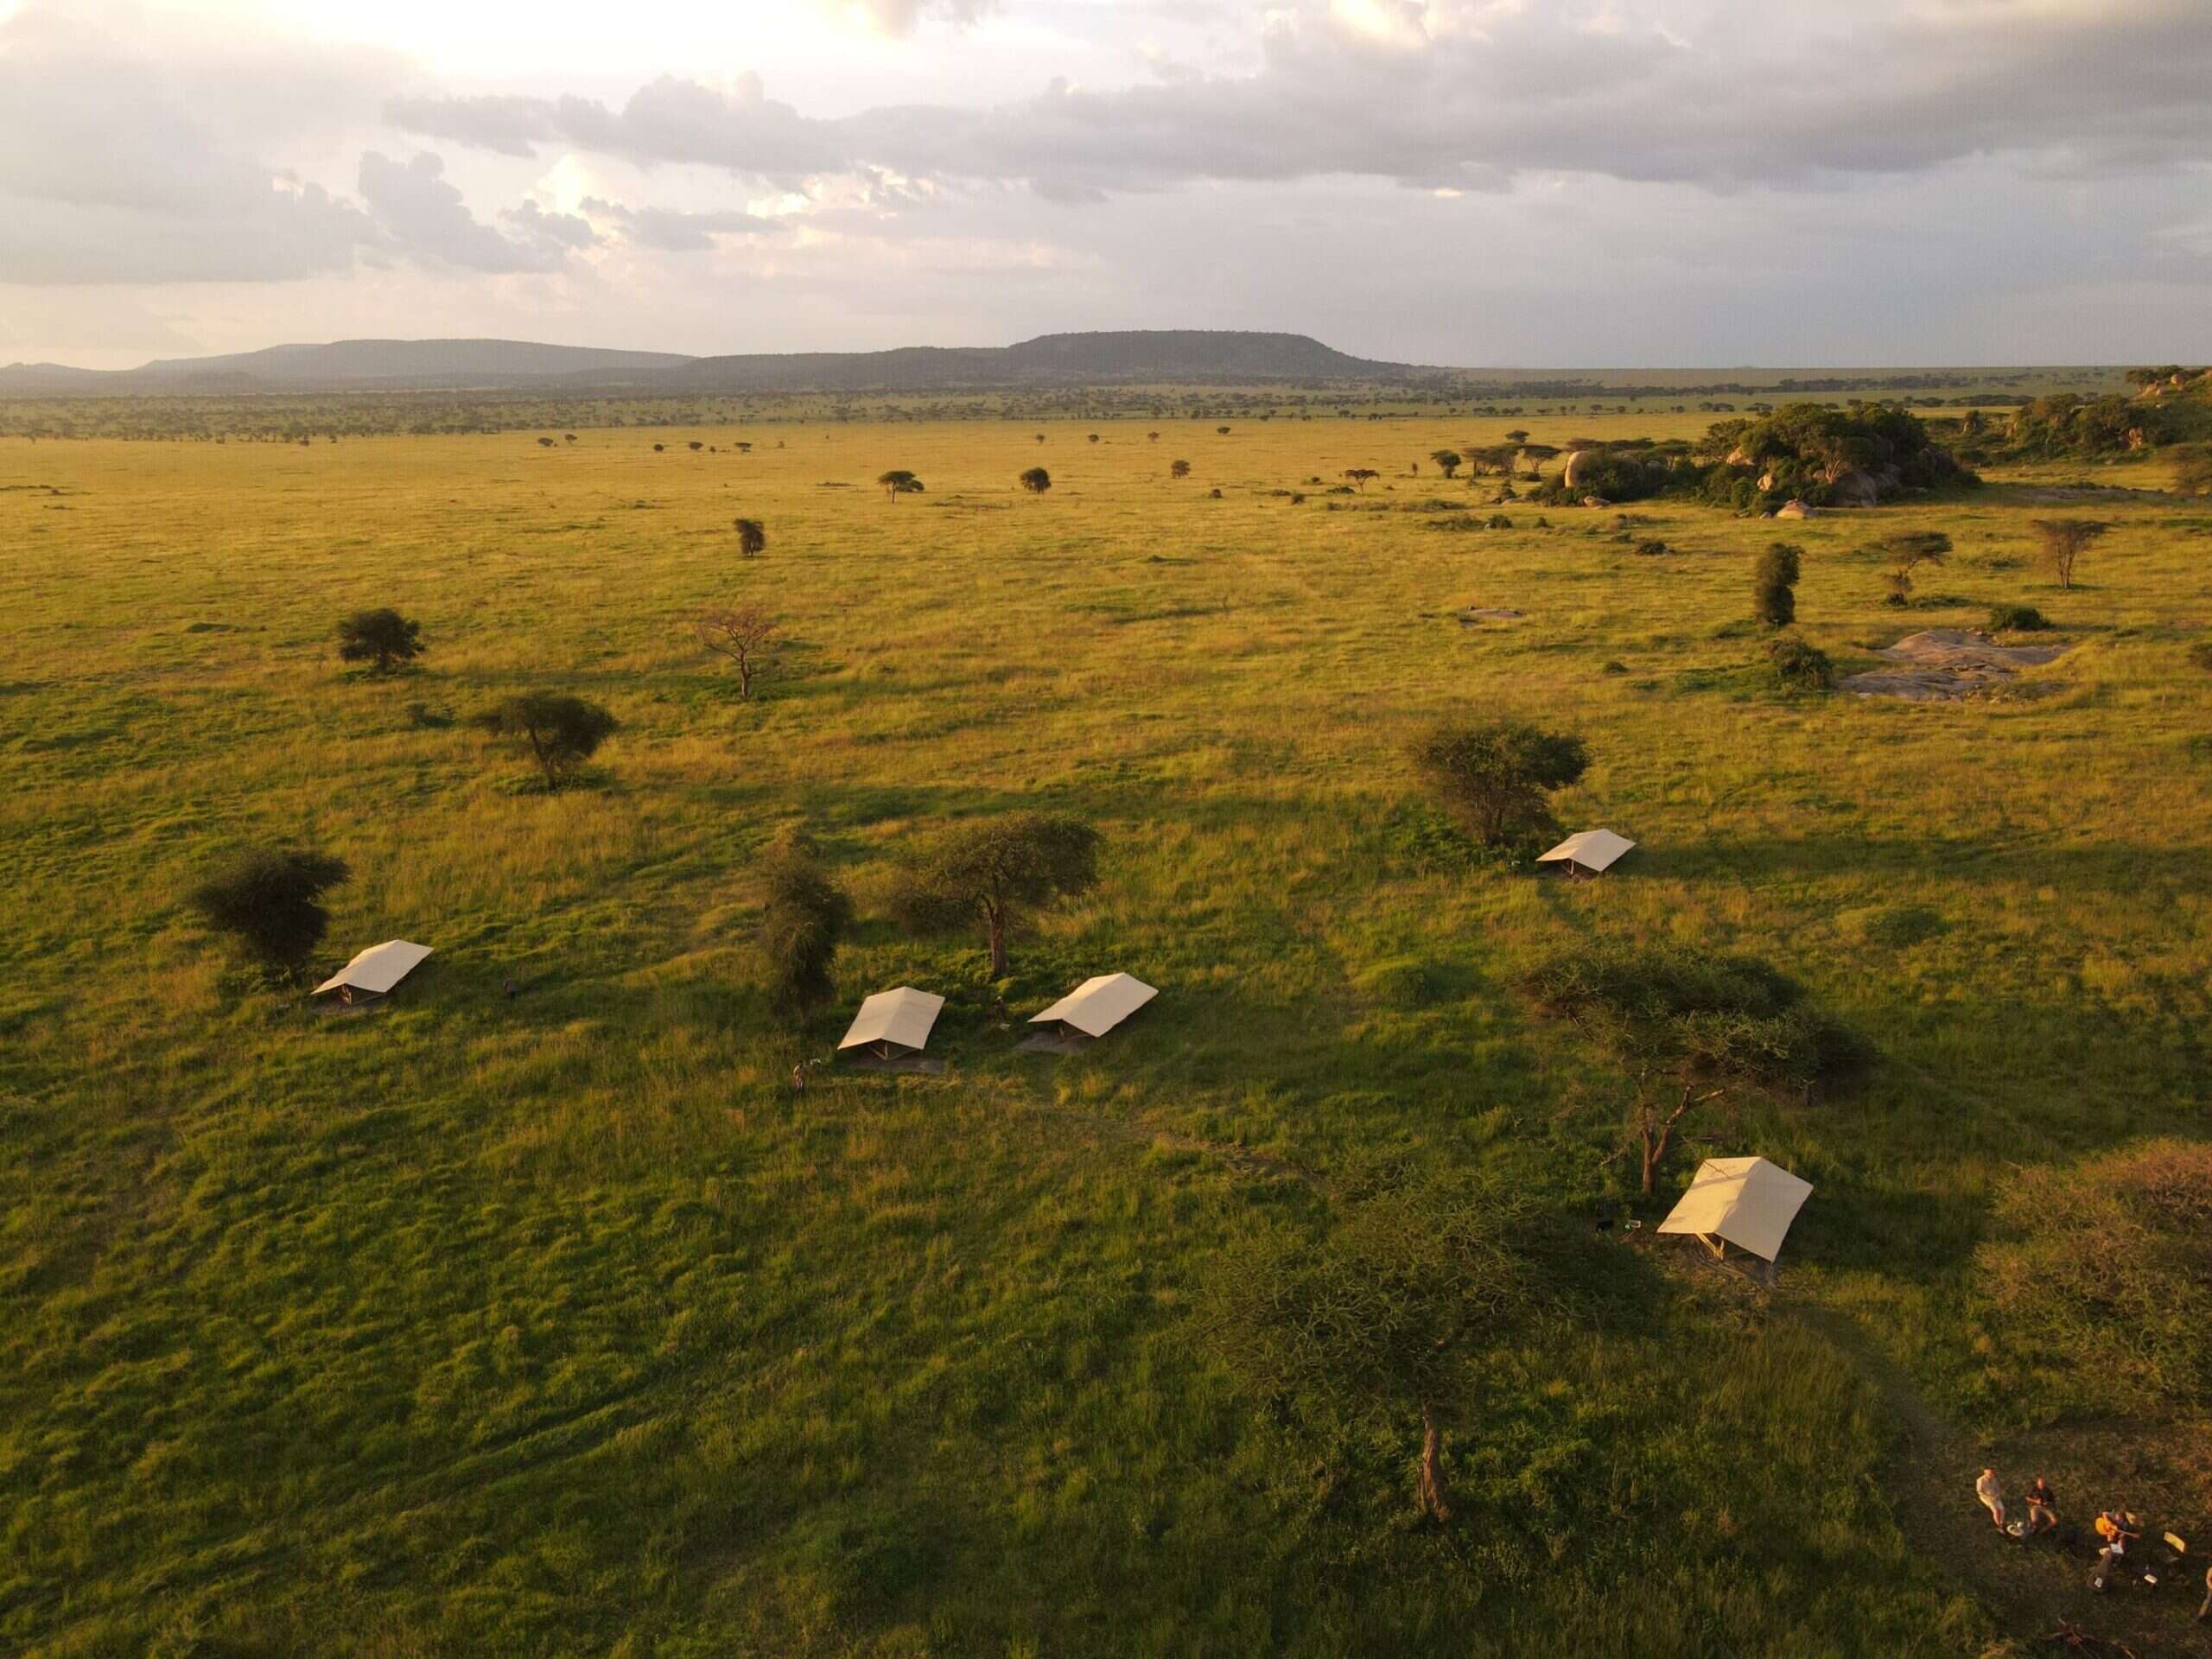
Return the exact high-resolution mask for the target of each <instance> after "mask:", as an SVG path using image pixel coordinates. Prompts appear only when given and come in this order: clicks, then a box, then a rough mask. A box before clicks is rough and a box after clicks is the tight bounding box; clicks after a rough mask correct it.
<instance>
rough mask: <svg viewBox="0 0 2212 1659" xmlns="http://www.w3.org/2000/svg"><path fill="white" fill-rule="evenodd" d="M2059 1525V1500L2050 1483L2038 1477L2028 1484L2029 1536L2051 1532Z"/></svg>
mask: <svg viewBox="0 0 2212 1659" xmlns="http://www.w3.org/2000/svg"><path fill="white" fill-rule="evenodd" d="M2057 1525H2058V1498H2057V1497H2056V1494H2054V1493H2053V1492H2052V1491H2051V1490H2050V1482H2049V1481H2047V1480H2045V1479H2044V1478H2043V1477H2042V1476H2041V1475H2037V1477H2036V1478H2034V1479H2033V1480H2031V1481H2030V1482H2029V1483H2028V1536H2030V1537H2031V1538H2032V1537H2034V1536H2035V1535H2036V1534H2037V1533H2039V1532H2049V1531H2050V1530H2051V1529H2053V1528H2055V1527H2056V1526H2057Z"/></svg>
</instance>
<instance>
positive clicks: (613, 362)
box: [0, 340, 691, 397]
mask: <svg viewBox="0 0 2212 1659" xmlns="http://www.w3.org/2000/svg"><path fill="white" fill-rule="evenodd" d="M690 361H691V359H690V358H688V357H684V356H682V355H681V354H679V353H674V352H620V351H606V350H602V349H601V348H599V347H596V346H540V345H536V344H534V343H532V342H531V341H529V340H334V341H332V342H331V343H330V344H328V345H324V346H268V347H266V348H265V349H264V350H262V351H257V352H240V353H233V354H232V355H229V356H224V357H190V358H171V359H155V360H154V361H153V362H151V363H148V364H145V365H142V366H141V367H138V368H135V369H115V370H99V369H73V368H67V367H65V366H63V365H60V364H56V363H17V364H14V365H10V366H9V367H7V368H0V394H13V395H16V396H18V397H21V396H39V395H48V396H53V395H61V396H72V395H78V394H86V395H91V396H105V397H116V396H141V397H143V396H156V397H158V396H168V395H175V394H178V393H200V394H219V393H226V392H255V391H289V392H303V391H304V392H315V391H425V390H437V389H443V388H448V387H452V388H460V387H499V388H505V387H517V388H519V387H528V386H538V385H548V384H550V383H553V382H557V381H559V380H561V379H563V378H578V377H586V376H601V377H608V378H613V379H616V380H622V379H627V378H633V377H638V376H649V375H651V374H652V373H653V372H656V371H660V370H666V369H670V368H674V367H677V366H679V365H683V364H686V363H689V362H690Z"/></svg>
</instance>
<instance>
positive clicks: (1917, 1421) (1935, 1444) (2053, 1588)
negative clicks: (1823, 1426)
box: [1789, 1303, 2212, 1659]
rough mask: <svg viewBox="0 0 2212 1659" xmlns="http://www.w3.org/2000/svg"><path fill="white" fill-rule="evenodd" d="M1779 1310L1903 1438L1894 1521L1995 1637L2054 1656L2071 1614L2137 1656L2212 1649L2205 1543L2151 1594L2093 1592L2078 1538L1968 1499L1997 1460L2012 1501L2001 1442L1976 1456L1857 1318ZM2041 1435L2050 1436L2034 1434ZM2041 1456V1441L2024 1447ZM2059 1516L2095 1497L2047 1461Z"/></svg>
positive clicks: (2015, 1475)
mask: <svg viewBox="0 0 2212 1659" xmlns="http://www.w3.org/2000/svg"><path fill="white" fill-rule="evenodd" d="M1789 1313H1791V1314H1792V1315H1793V1316H1794V1317H1796V1318H1797V1319H1802V1321H1803V1322H1804V1323H1805V1324H1807V1325H1810V1326H1812V1327H1813V1328H1814V1329H1815V1331H1817V1332H1820V1334H1821V1336H1822V1337H1824V1338H1827V1340H1828V1342H1829V1343H1831V1344H1833V1345H1834V1347H1835V1348H1836V1349H1837V1350H1838V1351H1840V1352H1841V1353H1842V1354H1843V1355H1844V1356H1845V1357H1847V1358H1848V1359H1849V1360H1850V1361H1851V1363H1852V1364H1853V1366H1854V1367H1855V1368H1856V1369H1857V1370H1858V1371H1859V1375H1860V1376H1862V1377H1864V1378H1865V1379H1866V1381H1867V1383H1869V1384H1870V1385H1872V1388H1873V1389H1874V1391H1875V1393H1876V1395H1878V1397H1879V1398H1880V1400H1881V1402H1882V1407H1883V1409H1884V1410H1885V1412H1886V1413H1887V1414H1888V1415H1889V1417H1890V1419H1891V1421H1893V1422H1895V1423H1896V1424H1897V1427H1898V1429H1899V1432H1900V1435H1901V1440H1900V1444H1899V1445H1898V1447H1897V1452H1896V1455H1895V1456H1894V1457H1893V1459H1891V1466H1890V1468H1889V1470H1888V1471H1887V1472H1886V1475H1885V1484H1886V1486H1887V1490H1888V1492H1889V1496H1890V1502H1891V1507H1892V1509H1893V1510H1894V1511H1895V1513H1896V1515H1897V1525H1898V1527H1899V1529H1901V1530H1903V1532H1904V1535H1905V1537H1906V1539H1907V1541H1909V1542H1910V1544H1911V1545H1912V1547H1913V1548H1914V1549H1915V1550H1916V1551H1918V1552H1919V1553H1920V1554H1923V1555H1924V1556H1926V1557H1928V1558H1929V1559H1931V1560H1935V1561H1936V1562H1937V1563H1939V1564H1940V1565H1941V1566H1942V1569H1943V1570H1944V1571H1945V1572H1946V1573H1948V1574H1949V1575H1950V1576H1951V1577H1952V1578H1954V1579H1955V1580H1957V1581H1958V1582H1960V1583H1961V1584H1963V1585H1964V1586H1967V1589H1969V1590H1970V1591H1972V1592H1973V1593H1974V1596H1975V1598H1976V1599H1979V1600H1980V1603H1981V1604H1982V1605H1983V1606H1985V1607H1986V1608H1987V1609H1988V1610H1989V1611H1990V1613H1991V1615H1992V1617H1993V1618H1995V1619H1996V1620H1997V1622H1998V1624H1999V1628H2000V1629H2001V1630H2003V1631H2004V1632H2005V1635H2007V1636H2009V1637H2012V1638H2013V1639H2014V1640H2016V1641H2018V1642H2019V1643H2021V1644H2022V1646H2023V1649H2024V1650H2025V1651H2028V1652H2037V1651H2048V1652H2051V1653H2060V1652H2064V1651H2066V1650H2067V1649H2063V1648H2061V1647H2058V1646H2056V1645H2048V1644H2046V1643H2044V1641H2043V1640H2042V1638H2043V1637H2045V1636H2047V1635H2049V1634H2050V1632H2052V1631H2054V1630H2057V1629H2058V1628H2059V1627H2060V1625H2061V1624H2062V1623H2063V1622H2064V1621H2065V1620H2068V1619H2071V1620H2073V1621H2074V1622H2075V1624H2078V1625H2080V1626H2081V1627H2082V1629H2083V1630H2086V1631H2087V1632H2088V1633H2089V1634H2091V1635H2093V1636H2098V1637H2104V1638H2106V1639H2107V1640H2108V1641H2116V1642H2123V1643H2126V1644H2127V1646H2128V1647H2129V1648H2131V1649H2133V1651H2134V1652H2135V1654H2136V1655H2137V1656H2138V1659H2184V1656H2185V1659H2200V1656H2212V1625H2203V1624H2196V1623H2195V1622H2194V1619H2195V1614H2196V1606H2197V1603H2198V1602H2199V1600H2200V1599H2202V1596H2203V1594H2204V1567H2205V1561H2204V1560H2203V1559H2202V1557H2204V1556H2205V1555H2206V1554H2208V1552H2207V1550H2206V1548H2205V1541H2192V1543H2193V1547H2192V1548H2191V1550H2190V1560H2194V1561H2195V1563H2196V1564H2195V1566H2194V1567H2191V1566H2189V1565H2186V1564H2184V1565H2183V1566H2182V1567H2177V1569H2175V1576H2174V1577H2173V1578H2172V1579H2171V1580H2166V1581H2165V1582H2163V1583H2161V1584H2160V1585H2159V1586H2158V1588H2157V1589H2155V1590H2152V1589H2145V1588H2143V1587H2141V1586H2131V1587H2126V1588H2120V1589H2115V1590H2114V1591H2113V1592H2112V1593H2111V1594H2110V1595H2108V1596H2102V1597H2101V1596H2098V1595H2096V1594H2094V1593H2093V1592H2091V1591H2090V1590H2089V1588H2088V1578H2089V1573H2090V1572H2091V1570H2092V1569H2093V1568H2094V1566H2095V1556H2094V1551H2092V1550H2091V1549H2090V1548H2088V1545H2087V1544H2082V1545H2077V1546H2076V1547H2075V1548H2074V1549H2072V1550H2067V1549H2063V1548H2059V1547H2058V1546H2056V1545H2055V1544H2052V1543H2050V1542H2048V1541H2042V1540H2038V1541H2037V1542H2035V1543H2033V1544H2027V1543H2020V1542H2015V1541H2012V1540H2011V1539H2008V1538H2005V1537H2002V1536H2000V1535H1999V1534H1998V1532H1997V1531H1996V1529H1994V1528H1993V1527H1992V1526H1991V1525H1990V1524H1989V1521H1988V1517H1987V1516H1986V1515H1985V1514H1984V1513H1983V1511H1982V1510H1981V1508H1980V1505H1979V1504H1978V1503H1975V1501H1974V1477H1975V1476H1976V1475H1978V1474H1979V1473H1980V1471H1982V1469H1983V1468H1984V1467H1985V1466H1991V1467H1995V1468H1996V1469H1997V1470H1998V1471H1999V1475H2000V1476H2002V1477H2003V1478H2004V1479H2005V1488H2006V1491H2007V1492H2008V1493H2009V1494H2010V1495H2011V1496H2012V1497H2013V1499H2014V1500H2015V1501H2016V1502H2017V1501H2018V1495H2019V1493H2020V1491H2022V1490H2023V1489H2024V1487H2025V1485H2026V1484H2027V1481H2028V1479H2029V1478H2030V1475H2031V1472H2032V1471H2031V1469H2030V1468H2029V1466H2028V1463H2027V1460H2026V1459H2022V1458H2020V1457H2018V1456H2017V1455H2015V1456H2013V1457H2012V1458H2010V1459H2008V1458H2007V1456H2006V1449H2005V1448H2004V1447H1999V1448H1998V1449H1996V1450H1995V1451H1986V1450H1985V1448H1983V1447H1982V1446H1980V1445H1979V1444H1978V1443H1977V1442H1976V1441H1975V1440H1974V1438H1973V1437H1972V1436H1971V1435H1969V1434H1967V1433H1966V1432H1965V1431H1964V1430H1962V1429H1961V1428H1959V1427H1957V1426H1956V1425H1955V1424H1954V1423H1952V1422H1950V1421H1948V1420H1947V1419H1945V1418H1944V1417H1943V1416H1942V1414H1940V1413H1938V1412H1936V1411H1935V1410H1934V1409H1932V1408H1930V1407H1929V1404H1928V1402H1926V1401H1925V1400H1924V1399H1923V1398H1922V1397H1921V1394H1920V1390H1919V1389H1917V1388H1916V1387H1915V1386H1914V1385H1913V1382H1912V1379H1911V1378H1910V1376H1906V1375H1905V1372H1904V1369H1903V1368H1902V1367H1901V1366H1899V1365H1898V1364H1897V1363H1896V1362H1895V1361H1894V1360H1892V1359H1891V1358H1890V1357H1889V1356H1888V1355H1887V1354H1885V1353H1884V1352H1882V1351H1881V1350H1880V1349H1879V1348H1878V1347H1877V1346H1876V1344H1873V1343H1872V1342H1870V1341H1869V1340H1868V1339H1867V1338H1866V1333H1865V1332H1863V1331H1861V1330H1860V1329H1859V1325H1858V1324H1857V1322H1856V1321H1854V1320H1853V1319H1850V1318H1849V1317H1848V1316H1847V1315H1844V1314H1840V1313H1835V1312H1834V1311H1832V1310H1830V1309H1827V1308H1822V1307H1815V1306H1808V1305H1806V1304H1802V1303H1795V1304H1791V1305H1789ZM2050 1438H2051V1437H2050V1436H2042V1437H2037V1439H2038V1440H2045V1441H2047V1440H2050ZM2034 1449H2035V1450H2036V1451H2037V1452H2038V1453H2041V1452H2043V1451H2044V1447H2043V1446H2037V1447H2035V1448H2034ZM2050 1472H2051V1475H2052V1478H2053V1484H2056V1485H2057V1487H2058V1492H2059V1509H2060V1515H2061V1516H2062V1518H2063V1520H2064V1521H2066V1522H2069V1523H2070V1524H2071V1525H2073V1526H2075V1527H2077V1528H2079V1529H2081V1531H2082V1534H2083V1535H2085V1536H2086V1535H2088V1522H2090V1521H2091V1520H2092V1519H2093V1518H2094V1514H2095V1510H2096V1509H2097V1507H2098V1505H2097V1503H2096V1499H2095V1497H2094V1494H2092V1493H2091V1492H2089V1491H2087V1490H2085V1489H2083V1488H2082V1484H2081V1483H2080V1482H2074V1483H2072V1484H2074V1485H2075V1492H2073V1493H2069V1491H2068V1490H2067V1481H2066V1478H2065V1477H2064V1475H2063V1465H2060V1464H2057V1463H2056V1462H2055V1461H2054V1462H2053V1466H2052V1468H2051V1470H2050ZM2144 1518H2145V1522H2146V1523H2148V1525H2149V1526H2150V1527H2151V1528H2152V1530H2153V1535H2152V1537H2150V1538H2146V1539H2145V1541H2144V1542H2143V1543H2142V1544H2140V1545H2139V1546H2138V1547H2137V1548H2139V1549H2149V1548H2156V1546H2157V1539H2156V1536H2155V1531H2156V1529H2157V1528H2158V1527H2159V1526H2160V1525H2161V1524H2162V1522H2160V1521H2159V1520H2158V1517H2157V1516H2156V1515H2155V1514H2152V1513H2150V1512H2148V1511H2145V1512H2144Z"/></svg>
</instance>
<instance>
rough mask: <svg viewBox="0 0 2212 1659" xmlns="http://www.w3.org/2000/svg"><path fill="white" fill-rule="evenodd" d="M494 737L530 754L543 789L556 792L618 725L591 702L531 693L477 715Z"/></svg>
mask: <svg viewBox="0 0 2212 1659" xmlns="http://www.w3.org/2000/svg"><path fill="white" fill-rule="evenodd" d="M477 724H478V725H480V726H481V727H482V728H484V729H485V730H486V732H488V733H490V734H492V735H493V736H494V737H504V738H507V739H510V740H512V741H513V742H515V743H517V744H518V745H519V746H520V747H523V748H525V749H527V750H529V752H530V753H531V758H532V759H533V760H536V761H537V764H538V766H539V767H540V768H541V769H543V772H544V773H545V786H546V787H547V788H548V789H558V788H560V787H561V785H563V784H564V783H566V782H567V781H568V780H569V779H570V778H572V777H573V776H575V773H576V772H577V771H578V770H579V769H581V768H582V766H583V764H584V762H585V761H587V760H590V759H591V758H592V756H593V755H594V754H596V753H599V746H600V745H601V743H604V742H605V741H607V739H608V738H609V737H611V736H612V735H613V734H614V733H615V732H617V731H618V730H620V728H621V724H622V722H621V721H618V720H617V719H615V718H614V716H613V715H611V714H609V713H608V712H607V710H606V709H602V708H601V707H600V706H599V705H598V704H597V703H595V702H586V701H585V700H584V699H583V698H582V697H574V696H567V695H566V694H564V693H562V692H556V691H529V692H524V694H522V695H521V696H513V697H509V698H508V699H507V700H506V701H505V702H502V703H500V704H499V705H498V706H497V707H496V708H493V709H486V711H485V712H484V713H483V714H481V715H478V716H477Z"/></svg>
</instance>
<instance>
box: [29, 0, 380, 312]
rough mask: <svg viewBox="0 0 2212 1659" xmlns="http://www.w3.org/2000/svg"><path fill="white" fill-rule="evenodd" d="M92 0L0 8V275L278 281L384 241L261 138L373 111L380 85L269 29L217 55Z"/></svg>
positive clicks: (364, 59) (370, 72) (368, 57)
mask: <svg viewBox="0 0 2212 1659" xmlns="http://www.w3.org/2000/svg"><path fill="white" fill-rule="evenodd" d="M130 21H131V20H130V19H129V18H127V17H123V16H121V15H120V14H114V13H110V12H106V11H105V10H102V9H101V8H99V7H97V6H94V7H91V8H87V9H86V10H72V11H67V12H64V11H60V10H52V9H48V8H44V7H36V6H34V7H27V8H24V9H22V10H18V11H16V12H15V13H13V14H12V15H10V16H6V17H4V18H0V281H7V282H13V283H26V284H39V285H45V284H53V283H130V282H214V281H224V280H234V279H264V280H265V279H282V278H296V277H308V276H312V275H315V274H318V273H321V272H327V271H336V270H345V269H347V268H349V267H351V266H352V264H353V262H354V260H355V259H356V257H358V256H359V252H360V251H361V249H362V248H363V247H364V246H365V245H371V244H373V243H375V242H376V241H378V232H377V230H376V227H375V226H373V225H372V223H371V222H370V221H369V219H367V218H366V217H365V215H363V214H362V213H360V212H359V210H358V209H357V208H355V207H353V206H352V205H351V204H349V203H346V202H345V201H343V200H339V199H337V198H335V197H334V196H333V195H332V194H330V193H329V192H327V190H325V189H323V188H321V187H319V186H317V185H315V184H312V183H305V182H302V181H300V180H299V179H298V178H297V176H296V175H294V174H293V173H292V172H291V171H290V170H289V169H288V168H285V167H283V166H282V165H281V164H279V163H278V162H276V161H274V160H272V159H271V158H270V155H269V154H268V152H267V150H266V149H264V145H266V144H268V143H270V142H271V141H276V142H284V141H289V140H294V139H297V138H299V137H302V135H311V134H315V133H318V132H321V131H325V130H327V124H330V123H333V122H335V121H337V120H340V119H342V118H344V112H345V111H359V112H363V113H365V112H368V111H373V110H374V109H375V107H376V105H377V103H378V101H379V99H381V98H382V96H383V94H384V92H385V86H387V85H388V84H389V81H388V75H387V71H388V69H389V65H388V63H387V61H386V60H384V59H382V58H380V57H379V56H378V55H377V54H359V60H358V61H349V60H346V58H345V57H343V56H341V55H340V54H334V53H332V52H330V51H328V50H326V49H324V48H316V47H311V46H305V45H298V44H293V45H286V44H284V43H282V42H270V41H264V42H260V43H258V44H256V45H253V46H250V47H247V48H244V49H242V50H241V51H239V52H238V53H237V54H232V55H230V56H229V57H227V58H226V60H225V61H226V63H227V65H228V67H227V68H226V67H225V65H224V64H222V63H218V62H215V61H213V60H212V58H211V55H210V54H208V53H207V50H206V48H204V47H201V46H196V45H195V44H194V42H193V41H189V40H183V39H171V38H168V37H165V36H163V35H161V34H160V33H159V32H158V31H155V30H152V29H148V28H147V27H145V26H144V24H143V20H138V26H137V28H136V29H134V30H133V32H131V33H130V34H128V35H125V34H123V33H119V32H115V31H113V30H111V29H110V28H108V27H105V26H104V25H105V24H107V23H111V22H126V23H127V22H130Z"/></svg>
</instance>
